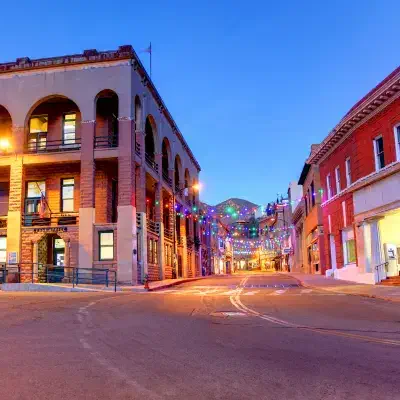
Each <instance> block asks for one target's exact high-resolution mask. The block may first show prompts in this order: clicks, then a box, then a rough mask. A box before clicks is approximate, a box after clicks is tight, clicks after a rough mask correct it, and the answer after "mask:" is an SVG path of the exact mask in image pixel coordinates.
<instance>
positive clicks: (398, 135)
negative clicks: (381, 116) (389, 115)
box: [394, 125, 400, 161]
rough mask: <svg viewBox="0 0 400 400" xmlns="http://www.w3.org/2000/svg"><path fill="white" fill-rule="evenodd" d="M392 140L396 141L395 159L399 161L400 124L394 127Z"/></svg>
mask: <svg viewBox="0 0 400 400" xmlns="http://www.w3.org/2000/svg"><path fill="white" fill-rule="evenodd" d="M394 142H395V143H396V160H397V161H400V125H397V126H396V127H395V128H394Z"/></svg>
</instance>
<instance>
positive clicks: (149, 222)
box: [147, 219, 160, 235]
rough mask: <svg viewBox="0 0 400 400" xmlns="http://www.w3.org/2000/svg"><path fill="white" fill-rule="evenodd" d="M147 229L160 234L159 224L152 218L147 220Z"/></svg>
mask: <svg viewBox="0 0 400 400" xmlns="http://www.w3.org/2000/svg"><path fill="white" fill-rule="evenodd" d="M147 230H148V231H149V232H151V233H154V234H155V235H159V234H160V229H159V224H157V222H155V221H152V220H151V219H148V220H147Z"/></svg>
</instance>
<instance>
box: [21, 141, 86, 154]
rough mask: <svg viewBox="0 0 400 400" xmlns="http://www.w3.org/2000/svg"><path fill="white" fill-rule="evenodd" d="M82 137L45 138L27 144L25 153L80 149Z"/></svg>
mask: <svg viewBox="0 0 400 400" xmlns="http://www.w3.org/2000/svg"><path fill="white" fill-rule="evenodd" d="M80 148H81V139H80V138H75V139H67V140H45V141H36V142H31V143H27V144H25V148H24V150H25V153H51V152H59V151H74V150H80Z"/></svg>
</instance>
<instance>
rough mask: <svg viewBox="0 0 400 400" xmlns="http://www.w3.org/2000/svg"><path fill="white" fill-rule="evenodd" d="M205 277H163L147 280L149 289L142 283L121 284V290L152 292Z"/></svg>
mask: <svg viewBox="0 0 400 400" xmlns="http://www.w3.org/2000/svg"><path fill="white" fill-rule="evenodd" d="M210 276H212V275H210ZM206 278H207V276H196V277H195V278H178V279H164V280H163V281H155V282H149V287H150V288H149V289H145V288H144V285H135V286H121V289H122V290H123V291H133V292H154V291H155V290H161V289H166V288H169V287H171V286H176V285H180V284H182V283H186V282H192V281H197V280H199V279H206Z"/></svg>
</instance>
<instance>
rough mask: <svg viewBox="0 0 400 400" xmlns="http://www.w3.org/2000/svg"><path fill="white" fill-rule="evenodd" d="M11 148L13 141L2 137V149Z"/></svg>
mask: <svg viewBox="0 0 400 400" xmlns="http://www.w3.org/2000/svg"><path fill="white" fill-rule="evenodd" d="M9 149H11V143H10V141H9V140H8V139H0V150H3V151H7V150H9Z"/></svg>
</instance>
